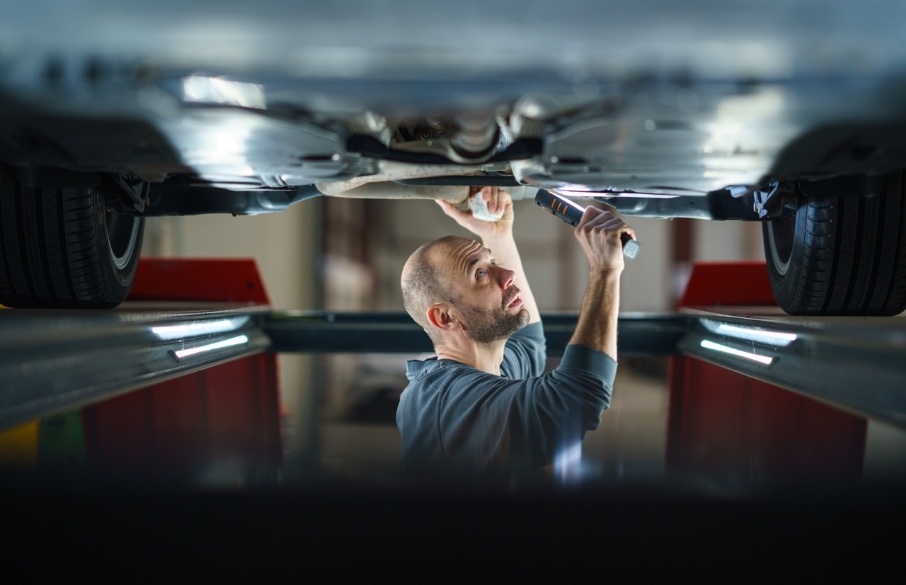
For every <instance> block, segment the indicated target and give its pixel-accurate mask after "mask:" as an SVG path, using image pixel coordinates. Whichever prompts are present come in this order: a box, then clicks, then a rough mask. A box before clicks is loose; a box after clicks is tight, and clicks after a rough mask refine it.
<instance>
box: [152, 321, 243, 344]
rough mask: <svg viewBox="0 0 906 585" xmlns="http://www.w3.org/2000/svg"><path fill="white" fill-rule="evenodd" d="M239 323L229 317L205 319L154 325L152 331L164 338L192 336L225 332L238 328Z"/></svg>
mask: <svg viewBox="0 0 906 585" xmlns="http://www.w3.org/2000/svg"><path fill="white" fill-rule="evenodd" d="M237 325H238V324H236V323H233V321H230V320H229V319H221V320H219V321H205V322H203V323H192V324H190V325H161V326H159V327H152V328H151V331H152V332H153V333H154V334H155V335H157V336H158V337H159V338H161V339H164V340H170V339H178V338H180V337H191V336H195V335H210V334H211V333H223V332H224V331H231V330H233V329H236V327H237Z"/></svg>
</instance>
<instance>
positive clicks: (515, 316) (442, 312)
mask: <svg viewBox="0 0 906 585" xmlns="http://www.w3.org/2000/svg"><path fill="white" fill-rule="evenodd" d="M513 276H514V273H513V272H512V271H511V270H507V269H506V268H503V267H500V266H497V265H496V263H495V261H494V258H493V256H491V253H490V250H488V249H487V248H485V247H484V246H482V245H481V244H479V243H478V242H476V241H474V240H470V239H468V238H461V237H457V236H446V237H443V238H439V239H437V240H434V241H433V242H429V243H427V244H425V245H423V246H421V247H420V248H418V249H417V250H416V251H415V252H413V253H412V255H411V256H410V257H409V260H408V261H407V262H406V265H405V267H404V268H403V274H402V279H401V285H402V290H403V304H404V306H405V307H406V311H408V312H409V315H411V316H412V318H413V319H414V320H415V321H416V322H417V323H418V324H419V325H421V326H422V327H423V328H424V329H425V331H426V332H427V333H428V336H429V337H431V340H432V341H433V342H434V345H435V346H437V345H438V344H440V343H442V342H443V339H444V335H445V334H447V333H454V332H459V331H461V332H464V333H465V335H466V336H467V337H468V338H470V339H472V340H473V341H476V342H478V343H492V342H494V341H498V340H501V339H506V338H508V337H509V336H510V335H512V334H513V333H514V332H516V331H518V330H519V329H521V328H522V327H524V326H525V324H526V323H528V320H529V313H528V311H527V310H525V309H524V308H523V307H522V300H521V298H520V296H519V289H518V288H516V287H515V286H514V285H513Z"/></svg>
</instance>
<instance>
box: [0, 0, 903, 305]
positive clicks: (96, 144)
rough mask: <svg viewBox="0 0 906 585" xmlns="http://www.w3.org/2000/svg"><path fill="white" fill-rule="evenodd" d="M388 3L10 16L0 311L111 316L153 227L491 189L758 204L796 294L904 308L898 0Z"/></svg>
mask: <svg viewBox="0 0 906 585" xmlns="http://www.w3.org/2000/svg"><path fill="white" fill-rule="evenodd" d="M401 4H402V5H403V6H400V4H399V3H397V4H392V3H391V4H387V5H385V4H384V3H363V2H344V3H339V4H337V5H332V6H320V5H314V4H311V5H307V4H295V3H289V2H282V1H273V2H266V3H264V4H263V5H262V8H261V9H260V10H255V11H250V10H249V9H248V7H244V6H242V5H239V4H237V5H230V6H227V7H221V6H219V5H214V4H212V3H208V2H203V1H200V2H189V3H188V4H186V3H178V4H177V3H172V2H165V3H164V4H163V5H160V6H156V7H155V8H151V7H148V6H143V5H140V4H130V3H126V4H122V3H113V2H106V1H95V2H89V3H87V4H85V6H82V7H81V8H74V7H72V6H69V5H68V4H65V3H64V4H60V3H56V2H50V1H47V2H35V3H31V4H30V5H29V7H27V8H26V7H15V8H13V7H5V8H2V9H0V15H2V16H3V17H4V18H3V19H2V24H0V32H2V33H3V37H2V38H3V39H4V40H3V42H2V43H0V219H2V226H3V227H2V233H0V240H2V242H0V243H2V249H0V303H2V304H3V305H6V306H17V307H32V306H41V307H111V306H115V305H116V304H118V303H119V302H121V301H122V300H123V299H124V298H125V296H126V294H128V291H129V285H130V284H131V279H132V277H133V276H134V272H135V267H136V264H137V259H138V256H139V253H140V249H141V239H142V228H143V221H144V219H143V218H145V217H150V216H160V215H194V214H201V213H232V214H236V215H245V214H257V213H269V212H275V211H281V210H283V209H286V208H287V207H288V206H289V205H292V204H294V203H298V202H300V201H304V200H306V199H309V198H311V197H316V196H330V197H353V198H375V199H380V198H396V199H409V198H417V199H444V200H447V201H450V202H454V203H462V202H464V201H465V200H466V198H467V197H468V194H469V189H470V187H473V186H478V185H496V186H501V187H504V188H506V189H508V190H509V191H510V192H511V193H512V194H513V196H514V198H517V199H519V198H530V197H533V196H534V194H535V192H537V190H538V189H547V190H551V191H554V192H556V193H559V194H560V195H564V196H568V197H573V198H577V199H583V200H597V201H600V202H603V203H606V204H609V205H612V206H613V207H615V208H616V209H617V210H619V211H620V212H621V213H623V214H625V215H630V216H631V215H641V216H648V217H664V218H676V217H690V218H697V219H710V220H738V221H758V222H761V223H762V225H763V230H764V241H765V256H766V258H767V263H768V270H769V275H770V277H771V282H772V287H773V289H774V293H775V297H776V298H777V301H778V303H779V305H780V306H781V307H782V308H783V309H784V310H786V311H787V312H790V313H794V314H858V315H862V314H886V315H890V314H896V313H900V312H902V311H903V310H904V309H906V237H904V236H906V207H904V205H906V202H904V201H903V189H904V183H903V180H904V174H903V169H904V167H906V138H904V136H906V132H904V129H906V128H904V126H906V116H904V115H903V104H904V103H906V84H904V80H906V69H904V68H903V66H902V64H903V62H904V57H906V50H904V48H902V47H900V46H899V43H897V42H896V32H897V22H902V20H899V21H898V19H897V15H900V16H902V15H903V14H901V13H903V12H904V9H903V8H901V7H899V6H898V5H896V4H889V3H884V2H878V3H876V4H878V5H879V8H883V10H878V11H873V12H871V14H874V15H875V16H874V17H869V16H866V14H868V11H866V13H865V14H863V13H862V12H861V11H858V10H855V9H853V8H852V7H850V6H848V5H846V4H844V3H836V2H835V3H831V4H829V5H827V6H824V5H822V6H821V7H819V6H817V5H815V4H813V3H809V2H793V3H781V2H768V3H763V2H762V3H755V2H738V3H732V5H727V4H726V3H720V2H693V3H686V4H688V5H687V6H684V10H682V11H681V10H679V9H678V8H677V7H675V6H674V5H673V4H672V3H667V2H658V1H655V0H651V1H646V2H636V3H633V4H631V5H630V4H625V3H618V4H616V5H614V6H606V7H604V6H599V5H598V4H597V3H594V2H584V1H578V0H577V1H572V2H566V3H560V4H558V5H557V6H556V7H554V6H551V5H548V4H547V3H544V2H527V3H526V2H523V3H518V4H517V3H499V4H494V5H484V4H482V3H479V2H474V3H473V2H466V3H465V4H462V3H460V5H458V6H457V7H450V6H446V5H443V4H438V3H415V2H412V3H409V2H403V3H401ZM880 5H883V6H880ZM690 6H691V8H690ZM167 9H171V10H172V11H173V13H174V14H179V17H178V18H175V17H174V18H167V16H166V14H167V12H166V11H167ZM396 12H399V13H401V14H403V13H404V14H406V15H407V16H406V19H407V20H406V22H401V21H400V20H399V19H398V18H395V16H394V15H395V14H396ZM878 14H883V15H886V18H884V19H881V20H878V19H877V15H878ZM212 15H216V17H215V18H211V16H212ZM803 23H812V24H815V23H817V24H816V25H815V26H811V27H809V26H805V25H804V24H803ZM32 26H40V27H42V28H43V29H44V30H46V34H45V35H43V36H41V37H40V38H35V37H34V36H33V35H26V34H23V32H22V31H25V30H32V29H31V28H30V27H32ZM139 30H140V31H141V34H135V32H134V31H139ZM130 31H133V33H132V34H130Z"/></svg>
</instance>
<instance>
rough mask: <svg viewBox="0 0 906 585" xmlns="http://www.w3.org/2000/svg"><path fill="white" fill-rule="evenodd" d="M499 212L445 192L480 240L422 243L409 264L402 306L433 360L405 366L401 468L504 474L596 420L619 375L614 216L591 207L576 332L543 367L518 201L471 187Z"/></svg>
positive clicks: (542, 456) (543, 458)
mask: <svg viewBox="0 0 906 585" xmlns="http://www.w3.org/2000/svg"><path fill="white" fill-rule="evenodd" d="M472 196H473V197H474V196H477V197H482V198H484V200H485V201H486V202H487V206H488V211H489V212H490V213H492V214H493V213H495V212H497V211H500V210H502V211H503V216H502V217H501V218H500V219H499V220H498V221H495V222H488V221H482V220H479V219H477V218H475V217H473V216H472V213H471V211H460V210H459V209H457V208H456V207H454V206H453V205H450V204H449V203H446V202H444V201H438V204H439V205H440V206H441V207H442V208H443V210H444V212H445V213H446V214H447V215H448V216H450V217H452V218H453V219H454V220H456V222H457V223H458V224H459V225H461V226H463V227H464V228H466V229H468V230H469V231H471V232H472V233H473V234H475V235H476V236H478V237H479V238H481V242H480V243H479V242H478V241H475V240H471V239H469V238H462V237H456V236H447V237H443V238H440V239H437V240H434V241H432V242H429V243H427V244H425V245H423V246H421V247H420V248H419V249H417V250H416V251H415V252H414V253H413V254H412V255H411V256H410V257H409V259H408V261H407V262H406V265H405V267H404V268H403V273H402V278H401V284H402V291H403V304H404V305H405V307H406V310H407V311H408V312H409V314H410V315H411V316H412V318H413V319H414V320H415V321H416V322H417V323H418V324H419V325H421V326H422V327H423V328H424V329H425V332H426V333H427V334H428V336H429V337H430V338H431V341H432V342H433V343H434V351H435V352H436V353H437V357H436V358H432V359H429V360H424V361H410V362H409V363H408V364H407V376H408V378H409V381H410V383H409V386H407V387H406V389H405V391H403V393H402V396H401V397H400V404H399V408H398V410H397V414H396V422H397V426H398V427H399V431H400V435H401V437H402V458H401V462H400V465H401V469H402V470H403V471H406V472H412V473H419V472H421V473H431V474H436V473H443V474H455V475H458V476H463V477H485V478H500V479H509V478H512V477H513V476H515V475H521V474H526V473H528V474H529V475H531V473H532V472H533V471H534V470H538V469H541V468H544V467H545V466H546V465H548V464H550V463H551V462H553V460H554V459H555V458H556V456H557V455H558V453H563V452H566V451H567V450H569V449H571V448H574V447H575V446H577V445H578V443H579V442H580V441H581V440H582V439H583V438H584V437H585V434H586V433H587V432H588V431H589V430H593V429H596V428H597V427H598V425H599V424H600V419H601V413H602V412H603V411H604V409H606V408H607V407H608V406H609V405H610V396H611V391H612V387H613V379H614V375H615V374H616V367H617V364H616V357H617V313H618V310H619V294H620V274H621V273H622V271H623V254H622V244H621V242H620V235H621V234H624V233H625V234H629V236H630V237H632V238H633V239H634V238H635V233H634V232H633V230H632V228H630V227H629V226H627V225H626V224H624V223H623V221H622V220H621V219H620V218H619V217H618V216H616V215H615V214H614V213H611V212H609V211H603V210H601V209H597V208H595V207H591V206H590V207H588V208H587V209H586V211H585V214H584V215H583V216H582V220H581V221H580V223H579V225H578V227H577V228H576V230H575V236H576V239H577V240H578V242H579V245H580V246H581V248H582V250H583V251H584V252H585V256H586V258H587V259H588V263H589V283H588V287H587V288H586V290H585V295H584V297H583V300H582V307H581V310H580V313H579V321H578V324H577V326H576V330H575V332H574V334H573V336H572V338H571V340H570V342H569V345H568V346H567V348H566V351H565V353H564V355H563V359H562V360H561V362H560V365H559V366H558V367H557V368H556V369H554V370H553V371H551V372H549V373H547V374H544V373H543V372H544V365H545V360H546V348H545V340H544V331H543V329H542V327H541V316H540V314H539V313H538V306H537V305H536V303H535V298H534V296H532V291H531V288H530V287H529V283H528V280H527V279H526V277H525V271H524V270H523V268H522V260H521V259H520V257H519V251H518V249H517V248H516V243H515V241H514V240H513V203H512V200H511V198H510V195H509V194H507V193H506V192H505V191H502V190H499V189H496V188H489V187H485V188H484V189H482V190H481V191H480V192H478V193H476V194H473V195H472Z"/></svg>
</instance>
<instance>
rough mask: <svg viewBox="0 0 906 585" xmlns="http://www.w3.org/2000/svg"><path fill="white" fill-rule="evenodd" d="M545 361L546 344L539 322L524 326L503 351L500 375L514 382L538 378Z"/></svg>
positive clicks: (509, 340) (542, 328) (508, 341)
mask: <svg viewBox="0 0 906 585" xmlns="http://www.w3.org/2000/svg"><path fill="white" fill-rule="evenodd" d="M546 360H547V342H546V340H545V337H544V327H543V326H542V325H541V323H540V322H538V323H532V324H531V325H526V326H525V327H523V328H522V329H520V330H519V331H517V332H516V333H514V334H513V335H512V336H511V337H510V338H509V339H508V340H507V342H506V346H505V347H504V349H503V362H502V363H501V364H500V375H501V376H503V377H504V378H509V379H511V380H516V379H520V378H531V377H534V376H540V375H541V374H542V373H543V372H544V363H545V361H546Z"/></svg>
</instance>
